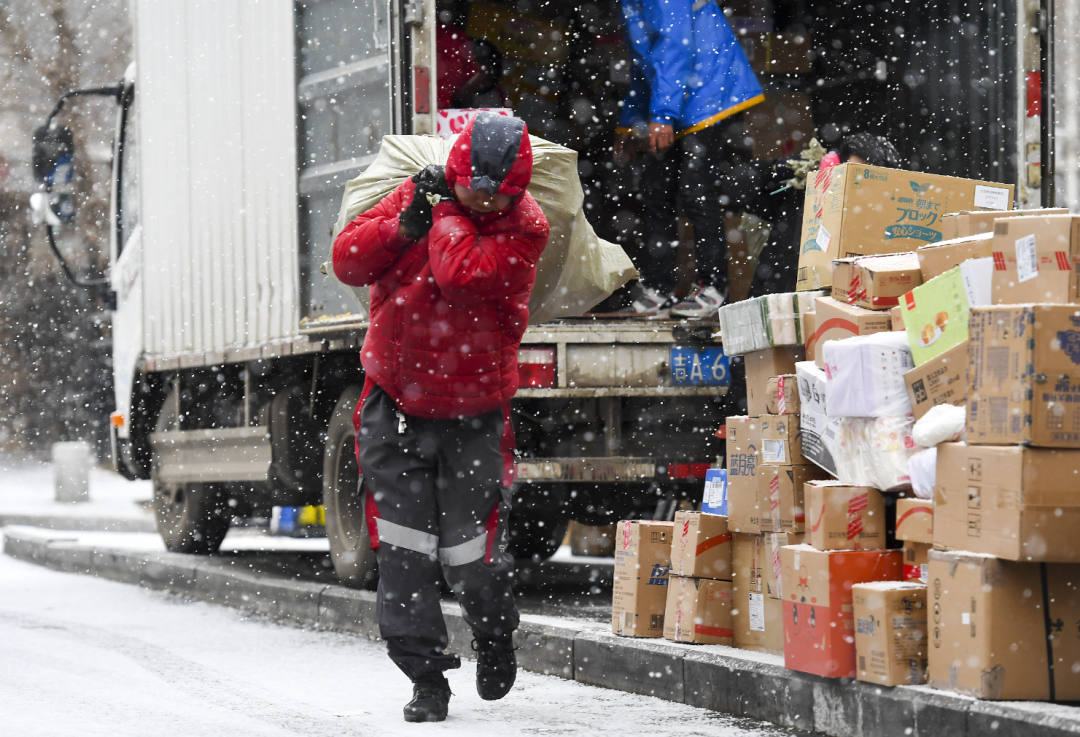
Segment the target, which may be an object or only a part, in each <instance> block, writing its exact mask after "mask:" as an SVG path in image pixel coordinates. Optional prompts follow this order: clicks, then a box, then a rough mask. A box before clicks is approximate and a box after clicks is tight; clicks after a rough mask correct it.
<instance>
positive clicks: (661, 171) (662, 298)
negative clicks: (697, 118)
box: [632, 146, 681, 314]
mask: <svg viewBox="0 0 1080 737" xmlns="http://www.w3.org/2000/svg"><path fill="white" fill-rule="evenodd" d="M680 153H681V152H680V151H679V149H678V147H677V146H672V147H671V148H669V149H668V150H667V151H661V152H659V153H647V154H645V165H644V168H643V171H642V173H641V206H642V224H641V227H642V230H641V232H642V235H643V236H644V240H645V252H644V254H643V259H642V262H641V263H640V264H638V266H639V271H640V272H641V282H640V283H639V284H638V286H637V287H636V288H635V289H634V290H633V293H632V297H633V303H634V304H633V307H632V311H633V312H636V313H639V314H655V313H659V312H661V311H662V310H663V309H665V308H666V307H667V306H668V305H669V304H670V303H671V302H672V301H673V298H672V297H673V295H674V293H675V287H676V286H677V285H678V281H679V276H678V274H677V273H676V271H675V267H676V260H675V256H676V253H677V251H678V247H679V231H678V221H677V220H676V216H675V212H676V210H677V208H678V197H679V164H680V160H681V156H680Z"/></svg>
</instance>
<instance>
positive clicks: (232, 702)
mask: <svg viewBox="0 0 1080 737" xmlns="http://www.w3.org/2000/svg"><path fill="white" fill-rule="evenodd" d="M450 678H451V685H452V687H453V689H454V692H455V696H454V698H453V699H452V700H451V703H450V709H451V711H450V719H449V720H448V721H447V722H445V723H443V724H437V725H432V724H428V725H408V724H405V723H404V722H403V721H402V717H401V707H402V705H403V704H404V702H405V701H407V699H408V695H409V693H410V687H409V684H408V682H407V680H406V679H405V677H404V676H403V675H401V674H400V673H399V672H398V671H397V669H396V668H395V667H394V666H393V665H392V664H391V663H390V662H389V660H387V658H386V656H385V654H384V653H383V647H382V645H381V644H379V643H375V642H371V641H369V640H366V639H364V638H361V637H357V636H354V635H349V634H342V633H335V632H327V631H320V630H314V629H305V628H301V627H296V626H292V625H285V624H279V623H277V622H275V621H273V620H268V619H263V618H259V617H252V616H250V615H247V614H244V613H242V612H239V611H236V610H232V609H226V608H223V607H217V606H213V605H210V604H205V603H201V602H191V601H186V600H183V599H180V598H177V597H174V596H170V595H167V594H162V593H158V592H152V591H146V590H143V589H139V588H136V587H133V586H128V585H124V584H119V583H113V582H109V581H102V580H98V579H93V578H89V577H86V576H78V575H71V574H64V573H57V572H55V571H50V570H46V569H43V568H39V567H37V566H33V565H29V564H26V563H22V562H19V561H15V560H12V559H11V558H7V557H5V556H0V734H4V735H19V736H20V737H25V736H30V735H48V736H49V737H61V736H63V735H72V736H76V735H77V736H78V737H92V736H94V735H103V736H107V737H124V736H126V735H132V736H135V735H138V736H139V737H143V736H145V735H198V736H199V737H209V736H211V735H228V736H229V737H241V736H243V735H253V736H254V735H258V736H259V737H266V736H273V735H305V737H319V736H321V735H380V737H382V736H385V735H399V734H400V735H406V734H407V735H416V734H417V733H419V732H424V733H425V734H434V733H439V734H452V735H469V736H470V737H477V736H482V735H499V736H500V737H503V736H508V735H536V734H582V735H586V734H614V733H620V734H622V735H627V736H630V735H638V734H663V735H709V736H710V737H727V736H729V735H730V736H735V735H782V734H787V732H786V731H784V730H780V729H777V728H775V727H772V726H770V725H759V724H758V723H755V722H749V721H747V720H736V719H733V718H731V717H727V716H725V715H721V714H716V713H713V712H708V711H705V710H701V709H695V708H692V707H687V706H681V705H678V704H672V703H670V702H666V701H662V700H659V699H654V698H647V697H641V696H634V695H631V694H625V693H620V692H616V691H609V690H606V689H600V688H594V687H591V686H585V685H582V684H579V683H573V682H568V681H564V680H561V679H557V678H552V677H547V676H541V675H536V674H533V673H525V672H522V673H520V674H519V676H518V685H517V687H516V688H515V689H514V691H513V692H512V693H511V694H510V695H509V696H508V697H507V698H506V699H504V700H502V701H499V702H495V703H490V702H484V701H481V700H480V698H479V697H478V696H477V695H476V691H475V689H474V687H473V683H472V679H473V667H472V663H469V662H466V663H465V664H464V666H463V667H462V669H461V670H460V671H454V672H452V673H450Z"/></svg>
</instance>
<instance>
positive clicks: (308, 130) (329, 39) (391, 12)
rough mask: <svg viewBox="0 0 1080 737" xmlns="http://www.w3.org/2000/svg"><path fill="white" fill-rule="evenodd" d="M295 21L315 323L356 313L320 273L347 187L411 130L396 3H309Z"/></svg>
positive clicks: (303, 256)
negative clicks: (386, 142) (382, 149)
mask: <svg viewBox="0 0 1080 737" xmlns="http://www.w3.org/2000/svg"><path fill="white" fill-rule="evenodd" d="M296 24H297V37H298V39H299V47H298V56H299V58H298V59H297V62H296V64H297V79H298V84H297V102H298V107H297V115H298V120H297V132H298V135H299V139H300V141H299V142H300V146H299V148H300V186H299V191H300V224H301V225H300V227H301V253H300V269H301V276H300V282H301V290H302V294H301V299H302V304H303V308H302V310H301V312H302V316H304V317H312V318H314V317H319V316H323V315H338V314H342V313H345V312H350V311H351V310H352V309H353V305H352V304H351V303H350V302H349V301H348V300H347V298H346V297H345V296H344V294H343V293H341V292H340V291H339V290H338V288H337V287H336V286H335V285H334V284H333V283H332V282H331V280H329V279H327V278H326V277H324V276H323V275H322V274H321V273H320V271H319V266H320V265H321V264H322V263H323V262H324V261H326V259H327V256H328V254H329V249H330V228H331V227H332V226H333V224H334V222H335V221H336V220H337V213H338V207H339V205H340V204H341V194H342V191H343V190H344V187H345V182H347V181H348V180H350V179H352V178H353V177H355V176H356V175H357V174H359V173H360V172H362V171H363V170H364V169H366V168H367V167H368V165H369V164H370V163H371V162H372V161H374V160H375V156H376V154H377V152H378V150H379V144H380V143H381V141H382V137H383V136H384V135H386V134H388V133H407V132H408V131H407V130H406V129H405V125H404V124H403V122H402V121H403V120H404V114H403V109H402V96H401V95H400V94H399V91H400V89H401V78H402V69H401V65H400V60H401V58H402V51H401V39H402V34H401V27H402V26H401V12H400V7H399V5H398V2H397V1H396V0H321V1H320V2H313V1H311V2H308V1H303V2H297V3H296Z"/></svg>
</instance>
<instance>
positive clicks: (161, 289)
mask: <svg viewBox="0 0 1080 737" xmlns="http://www.w3.org/2000/svg"><path fill="white" fill-rule="evenodd" d="M435 18H436V6H435V2H434V0H412V1H411V2H406V3H399V2H396V1H395V0H360V1H358V2H350V1H347V0H323V1H321V2H315V1H310V2H309V1H302V2H294V1H293V0H263V1H262V2H246V1H240V0H215V1H214V2H199V3H188V2H184V3H178V2H174V1H173V0H133V2H132V19H133V31H134V34H133V35H134V40H135V54H136V60H135V62H133V63H132V64H131V66H130V67H129V68H128V71H127V73H126V75H125V78H124V80H123V82H122V84H120V85H118V86H117V87H115V88H103V89H99V90H93V91H89V92H90V93H91V94H106V95H108V96H111V97H113V98H115V99H116V100H117V102H118V109H119V110H118V119H117V130H116V139H115V141H116V142H115V151H114V169H113V203H112V217H113V226H114V227H113V238H112V242H111V253H110V270H109V280H108V281H109V285H108V287H109V289H111V291H112V294H110V298H111V299H114V300H115V305H114V312H113V361H114V373H115V393H116V412H115V413H114V414H113V418H112V424H113V427H114V432H115V441H114V448H115V459H116V465H117V468H118V469H119V470H120V471H121V472H122V473H124V474H125V475H128V476H130V477H137V478H149V479H152V480H153V486H154V510H155V514H156V518H157V525H158V530H159V532H160V533H161V535H162V537H163V539H164V541H165V544H166V547H167V548H168V549H169V550H173V551H181V552H190V553H204V554H205V553H212V552H214V551H215V550H216V549H217V547H218V546H219V545H220V543H221V540H222V538H223V537H224V535H225V533H226V531H227V530H228V527H229V525H230V523H231V521H232V520H234V519H236V518H244V517H266V516H268V515H269V510H270V509H271V508H272V507H273V506H277V505H280V506H294V505H309V504H325V509H326V531H327V535H328V537H329V541H330V549H331V553H332V559H333V563H334V566H335V569H336V571H337V573H338V574H339V575H340V577H341V578H342V579H343V580H345V581H347V582H351V583H354V584H357V585H363V584H365V583H370V582H371V581H372V580H373V577H374V575H375V564H374V557H373V555H372V554H371V553H370V551H369V550H368V544H367V535H366V531H365V524H364V518H363V515H362V514H361V510H360V508H359V506H358V498H359V495H358V490H357V488H356V487H357V480H358V472H357V467H356V460H355V455H354V452H353V444H354V430H353V426H352V414H353V409H354V407H355V405H356V402H357V399H358V397H359V394H360V389H361V385H362V383H363V373H362V368H361V366H360V359H359V348H360V346H361V344H362V342H363V339H364V335H365V330H366V328H367V323H366V322H365V316H364V314H363V313H362V311H360V310H358V309H357V308H356V305H355V303H353V302H352V301H351V300H349V299H348V298H347V297H346V295H345V293H344V292H342V291H340V290H339V288H338V286H337V285H336V284H334V283H333V282H332V281H331V280H330V279H329V278H328V277H327V276H325V275H324V274H323V273H321V271H320V268H319V267H320V265H321V264H322V263H323V262H324V261H325V260H326V259H327V258H328V254H329V249H330V245H331V242H330V229H331V227H332V226H333V224H334V222H335V220H336V217H337V213H338V207H339V203H340V201H341V195H342V192H343V188H344V183H345V182H346V181H347V180H348V179H350V178H352V177H354V176H356V175H357V174H358V173H359V172H361V171H363V170H364V168H365V167H366V166H368V165H369V164H370V163H371V162H372V161H373V159H374V157H375V155H376V152H377V150H378V148H379V145H380V140H381V138H382V136H383V135H384V134H387V133H406V134H407V133H414V134H421V133H432V132H433V131H434V116H435V114H436V112H437V110H436V108H435V106H434V104H433V101H435V99H436V91H435V89H434V85H435V79H436V75H435V74H434V73H432V69H433V66H434V60H435V48H434V46H435V27H434V23H435ZM61 107H62V105H58V106H57V111H56V112H59V110H60V108H61ZM54 116H55V112H54ZM50 123H53V118H52V117H51V118H50ZM50 130H52V131H53V132H54V133H55V131H57V130H62V128H58V127H57V126H56V125H53V126H52V128H51V129H50ZM51 137H52V139H54V140H55V139H56V138H57V136H56V135H52V136H51ZM60 137H61V138H62V136H60ZM43 138H44V139H49V138H50V134H48V133H46V134H44V135H43ZM63 148H64V147H63V145H61V146H59V149H63ZM56 150H57V147H54V149H53V151H52V157H53V159H52V160H50V161H46V162H45V163H44V165H43V169H44V170H49V169H51V168H53V167H54V165H55V164H56V163H57V162H56V161H55V159H56V158H57V156H56ZM37 155H38V156H39V157H44V158H45V159H48V157H49V156H50V151H49V149H48V146H43V147H41V150H40V151H38V152H37ZM50 236H51V232H50ZM714 331H715V326H713V325H709V324H701V325H695V324H693V323H689V324H678V323H673V322H665V321H659V322H649V321H640V320H618V319H611V320H591V319H590V320H577V321H575V320H564V321H559V322H555V323H551V324H543V325H533V326H531V327H530V328H529V330H528V332H527V333H526V335H525V338H524V340H523V343H522V348H521V352H520V355H519V361H520V363H521V365H522V375H523V379H524V380H523V385H522V388H521V390H520V391H519V392H518V394H517V397H516V398H515V400H514V402H513V410H514V419H515V425H516V432H517V441H518V449H519V455H518V460H517V482H516V485H515V489H514V497H513V498H514V512H513V519H512V533H511V535H512V537H511V540H512V545H513V548H514V550H515V552H516V553H517V554H518V555H519V556H538V557H541V558H543V557H547V556H550V555H551V554H552V553H553V552H554V551H555V550H556V549H557V546H558V545H559V544H560V543H561V541H562V538H563V535H564V532H565V529H566V524H567V522H568V520H570V519H577V520H580V521H582V522H585V523H591V524H598V523H607V522H610V521H613V520H615V519H618V518H619V517H624V516H628V515H635V514H646V515H651V514H652V513H654V511H655V510H656V509H657V507H658V505H660V504H662V503H663V502H665V501H666V502H668V503H671V502H672V501H673V500H674V499H676V498H678V497H681V496H685V495H687V494H694V495H697V494H699V493H700V490H701V488H702V479H703V478H704V475H705V469H706V468H707V467H708V466H710V465H711V464H712V463H713V462H714V460H715V458H716V456H717V455H718V453H719V452H720V451H719V443H718V442H717V441H716V440H715V438H714V437H713V436H714V432H715V431H716V429H717V427H718V426H720V425H721V424H722V422H723V417H724V415H725V412H724V406H723V398H724V394H725V392H726V389H727V387H728V385H729V383H730V377H729V375H728V362H727V359H726V358H725V357H724V355H723V352H722V350H721V348H720V346H719V343H718V341H716V340H714V339H713V337H712V335H713V333H714Z"/></svg>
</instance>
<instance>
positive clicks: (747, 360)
mask: <svg viewBox="0 0 1080 737" xmlns="http://www.w3.org/2000/svg"><path fill="white" fill-rule="evenodd" d="M805 358H806V351H804V350H803V348H802V346H784V347H782V348H766V349H765V350H763V351H751V352H750V353H747V354H745V355H744V356H743V362H744V365H745V367H746V411H747V412H748V413H749V414H750V416H752V417H757V416H758V415H764V414H767V413H768V409H769V407H768V401H767V396H768V389H769V379H771V378H772V377H774V376H780V375H781V374H793V373H795V364H796V363H798V362H799V361H802V360H805Z"/></svg>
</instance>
